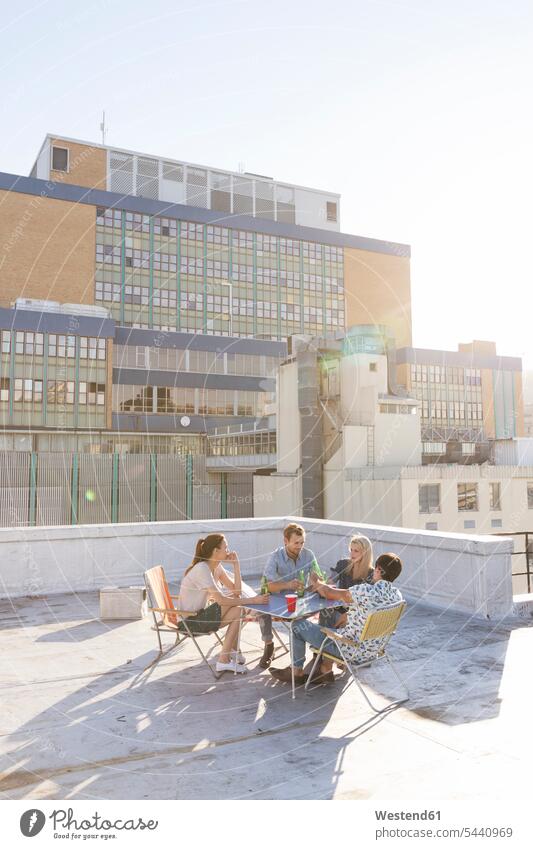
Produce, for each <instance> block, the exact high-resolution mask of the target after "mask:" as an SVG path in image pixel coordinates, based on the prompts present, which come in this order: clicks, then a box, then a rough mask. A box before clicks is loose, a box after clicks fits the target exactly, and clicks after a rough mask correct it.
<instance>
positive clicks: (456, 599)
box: [0, 517, 513, 620]
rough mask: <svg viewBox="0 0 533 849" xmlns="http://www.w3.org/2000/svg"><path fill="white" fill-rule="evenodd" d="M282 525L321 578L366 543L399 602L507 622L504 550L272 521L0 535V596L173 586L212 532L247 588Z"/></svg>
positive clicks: (483, 542)
mask: <svg viewBox="0 0 533 849" xmlns="http://www.w3.org/2000/svg"><path fill="white" fill-rule="evenodd" d="M289 521H298V522H301V523H303V524H304V526H305V528H306V530H307V534H308V536H307V544H308V546H309V547H310V548H312V549H313V551H314V552H315V554H316V555H317V558H318V560H319V562H320V563H321V564H322V566H323V567H324V568H326V569H329V568H330V567H332V566H333V565H334V564H335V563H336V561H337V560H338V559H339V558H341V557H343V556H345V555H346V552H347V548H348V543H349V539H350V536H351V535H352V534H353V533H354V532H359V533H364V534H366V535H367V536H368V537H369V538H370V539H371V540H372V542H373V545H374V554H375V556H377V555H379V554H381V553H383V552H385V551H394V552H396V553H397V554H399V555H400V557H401V558H402V560H403V562H404V571H403V573H402V575H401V576H400V579H399V581H398V586H399V587H400V588H401V589H402V590H404V591H405V593H406V594H407V595H408V597H410V598H413V599H420V600H423V601H424V602H425V603H427V604H431V605H434V606H436V607H439V608H441V609H450V610H455V611H460V612H463V613H466V614H468V615H471V616H474V617H479V618H483V619H491V620H499V619H502V618H504V617H506V616H510V615H511V614H512V613H513V598H512V584H511V553H512V551H513V541H512V540H511V539H508V538H505V537H501V538H498V539H493V538H492V539H491V538H487V537H482V536H478V537H476V536H471V535H466V534H443V533H436V532H431V531H414V530H409V529H403V528H388V527H380V526H377V525H374V526H372V525H352V524H350V523H347V522H329V521H324V520H317V519H315V520H309V519H299V518H294V517H275V518H267V519H246V520H244V519H227V520H224V521H217V522H216V523H215V522H208V521H201V522H154V523H150V524H147V523H138V524H114V525H98V526H94V525H84V526H78V527H37V528H16V529H13V528H3V529H0V552H1V554H2V559H1V562H2V567H1V569H0V577H1V583H0V596H1V597H4V598H18V597H22V596H28V595H33V596H42V595H49V594H55V593H64V592H83V591H87V590H95V589H98V588H101V587H104V586H109V585H115V586H129V585H131V584H140V583H142V575H143V571H144V570H145V569H147V568H149V567H150V566H153V565H156V564H158V563H161V564H162V565H163V566H164V567H165V570H166V572H167V575H168V577H169V579H170V580H178V579H179V578H180V577H181V576H182V575H183V572H184V570H185V568H186V566H187V565H188V564H189V563H190V560H191V557H192V553H193V551H194V547H195V543H196V541H197V540H198V538H199V537H201V536H205V535H206V534H207V533H210V532H213V531H222V532H224V533H225V534H226V535H227V537H228V542H229V545H230V547H231V548H234V549H236V550H237V552H238V553H239V557H240V561H241V567H242V572H243V577H244V578H245V579H249V580H251V581H252V582H253V580H254V579H256V578H257V576H258V575H260V574H261V572H262V569H263V566H264V564H265V562H266V557H267V555H268V554H269V552H270V551H272V550H273V549H274V548H276V547H277V546H279V545H281V542H282V529H283V528H284V526H285V525H286V524H287V523H288V522H289Z"/></svg>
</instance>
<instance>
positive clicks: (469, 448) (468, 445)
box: [461, 442, 476, 454]
mask: <svg viewBox="0 0 533 849" xmlns="http://www.w3.org/2000/svg"><path fill="white" fill-rule="evenodd" d="M461 453H462V454H475V453H476V443H475V442H463V443H462V445H461Z"/></svg>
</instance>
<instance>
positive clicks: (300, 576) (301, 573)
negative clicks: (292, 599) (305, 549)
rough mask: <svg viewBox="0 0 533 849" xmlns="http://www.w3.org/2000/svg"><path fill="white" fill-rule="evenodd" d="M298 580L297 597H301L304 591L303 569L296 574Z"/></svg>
mask: <svg viewBox="0 0 533 849" xmlns="http://www.w3.org/2000/svg"><path fill="white" fill-rule="evenodd" d="M298 580H299V581H300V584H301V587H300V589H299V590H298V596H299V598H302V596H303V594H304V593H305V572H304V570H303V569H300V572H299V574H298Z"/></svg>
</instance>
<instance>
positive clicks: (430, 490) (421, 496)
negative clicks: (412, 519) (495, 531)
mask: <svg viewBox="0 0 533 849" xmlns="http://www.w3.org/2000/svg"><path fill="white" fill-rule="evenodd" d="M527 501H528V504H527V506H528V507H529V508H530V509H533V484H529V483H528V485H527ZM501 505H502V498H501V483H500V482H499V481H497V482H492V483H489V509H490V510H501V509H502V506H501ZM457 509H458V510H459V511H460V512H464V511H467V510H468V511H476V510H479V499H478V484H477V483H458V484H457ZM418 512H419V513H440V512H441V492H440V483H426V484H420V485H419V487H418Z"/></svg>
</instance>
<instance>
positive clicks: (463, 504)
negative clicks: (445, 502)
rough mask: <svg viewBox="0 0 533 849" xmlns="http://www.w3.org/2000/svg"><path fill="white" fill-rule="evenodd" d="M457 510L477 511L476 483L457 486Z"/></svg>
mask: <svg viewBox="0 0 533 849" xmlns="http://www.w3.org/2000/svg"><path fill="white" fill-rule="evenodd" d="M457 509H458V510H461V511H463V510H477V509H478V506H477V483H458V484H457Z"/></svg>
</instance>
